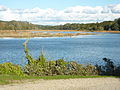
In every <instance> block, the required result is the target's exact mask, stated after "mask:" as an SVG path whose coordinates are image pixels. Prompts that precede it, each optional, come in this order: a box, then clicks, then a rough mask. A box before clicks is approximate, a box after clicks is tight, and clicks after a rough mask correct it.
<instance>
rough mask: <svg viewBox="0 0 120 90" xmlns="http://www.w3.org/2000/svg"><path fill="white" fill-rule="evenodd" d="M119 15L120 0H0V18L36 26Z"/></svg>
mask: <svg viewBox="0 0 120 90" xmlns="http://www.w3.org/2000/svg"><path fill="white" fill-rule="evenodd" d="M119 17H120V0H0V20H4V21H11V20H17V21H28V22H31V23H33V24H40V25H60V24H66V23H93V22H102V21H108V20H114V19H116V18H119Z"/></svg>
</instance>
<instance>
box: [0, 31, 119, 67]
mask: <svg viewBox="0 0 120 90" xmlns="http://www.w3.org/2000/svg"><path fill="white" fill-rule="evenodd" d="M25 40H26V39H0V63H3V62H12V63H14V64H20V65H25V63H26V60H25V54H24V51H23V46H22V43H23V42H24V41H25ZM27 46H28V49H29V52H30V54H31V55H32V56H33V57H34V58H38V56H39V55H40V52H41V50H43V51H44V54H45V57H46V58H47V59H49V60H56V59H60V58H64V59H65V60H66V61H71V60H75V61H77V62H78V63H92V64H96V63H103V62H102V58H104V57H107V58H110V59H113V61H114V62H115V63H116V64H120V34H109V33H106V34H100V35H84V36H77V37H72V38H68V37H67V38H66V37H64V38H33V39H30V40H29V42H28V44H27Z"/></svg>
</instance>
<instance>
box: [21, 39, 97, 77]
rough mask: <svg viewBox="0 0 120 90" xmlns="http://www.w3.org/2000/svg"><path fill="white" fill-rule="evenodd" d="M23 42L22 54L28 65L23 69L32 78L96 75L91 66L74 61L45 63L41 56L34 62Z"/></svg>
mask: <svg viewBox="0 0 120 90" xmlns="http://www.w3.org/2000/svg"><path fill="white" fill-rule="evenodd" d="M26 43H27V41H26V42H24V44H23V46H24V52H25V54H26V58H27V60H28V64H26V65H25V67H24V72H25V73H26V74H28V75H32V76H46V75H47V76H50V75H81V76H88V75H97V74H98V73H97V70H96V69H95V66H93V65H82V64H78V63H76V62H74V61H71V62H65V61H64V60H63V59H58V60H56V61H53V60H51V61H46V59H45V58H44V55H43V54H41V55H40V56H39V58H38V59H37V60H34V59H33V58H32V57H31V56H30V55H29V53H28V49H27V47H26Z"/></svg>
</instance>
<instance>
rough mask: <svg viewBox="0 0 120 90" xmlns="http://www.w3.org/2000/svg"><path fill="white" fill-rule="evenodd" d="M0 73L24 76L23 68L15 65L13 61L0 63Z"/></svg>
mask: <svg viewBox="0 0 120 90" xmlns="http://www.w3.org/2000/svg"><path fill="white" fill-rule="evenodd" d="M0 74H10V75H18V76H23V72H22V69H21V67H20V66H19V65H14V64H12V63H7V62H6V63H3V64H0Z"/></svg>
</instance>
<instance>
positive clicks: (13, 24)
mask: <svg viewBox="0 0 120 90" xmlns="http://www.w3.org/2000/svg"><path fill="white" fill-rule="evenodd" d="M37 29H43V30H46V29H48V30H88V31H96V30H106V31H109V30H112V31H120V18H118V19H115V20H114V21H103V22H100V23H98V22H97V23H87V24H79V23H72V24H70V23H67V24H64V25H55V26H50V25H35V24H32V23H29V22H25V21H14V20H13V21H0V30H37Z"/></svg>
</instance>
